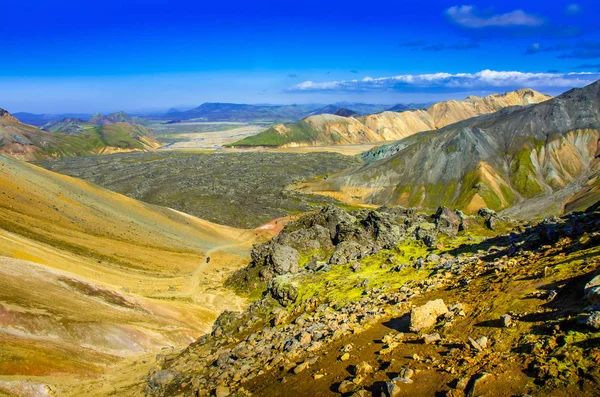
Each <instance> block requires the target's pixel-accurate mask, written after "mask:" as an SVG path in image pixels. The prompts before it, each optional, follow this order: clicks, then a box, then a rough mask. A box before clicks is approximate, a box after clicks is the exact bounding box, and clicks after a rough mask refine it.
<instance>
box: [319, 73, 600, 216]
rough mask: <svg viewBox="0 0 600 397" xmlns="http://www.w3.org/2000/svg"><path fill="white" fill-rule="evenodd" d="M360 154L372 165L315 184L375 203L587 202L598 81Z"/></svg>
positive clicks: (599, 156) (597, 126) (531, 205)
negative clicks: (526, 104) (548, 98)
mask: <svg viewBox="0 0 600 397" xmlns="http://www.w3.org/2000/svg"><path fill="white" fill-rule="evenodd" d="M521 93H522V94H525V96H526V97H528V98H529V99H532V98H535V96H534V94H532V93H529V92H523V91H521ZM477 102H478V103H481V101H477ZM445 107H446V106H442V107H441V108H440V107H438V108H440V109H438V110H440V112H441V110H442V108H445ZM440 114H441V113H440ZM363 157H364V158H365V159H366V160H367V161H369V164H367V165H365V166H363V167H360V168H358V169H354V170H348V171H345V172H342V173H340V174H337V175H333V176H330V177H329V178H327V180H325V181H322V182H319V183H318V184H317V186H314V187H313V188H312V189H311V190H313V191H324V192H332V193H330V194H335V195H336V197H337V198H339V197H342V196H343V197H345V198H346V199H348V200H349V201H351V202H352V201H355V202H356V201H359V202H366V203H372V204H377V205H402V206H407V207H413V206H416V207H425V208H432V209H433V208H437V207H438V206H441V205H445V206H448V207H450V208H458V209H461V210H464V211H466V212H469V213H474V212H476V211H477V210H479V209H480V208H482V207H488V208H492V209H495V210H502V209H506V210H505V213H506V214H510V215H512V216H516V217H523V218H536V217H543V216H546V215H547V214H551V213H557V212H560V210H562V209H563V207H567V208H569V210H576V209H584V208H586V207H587V206H589V205H591V204H593V203H594V202H596V201H598V200H599V199H600V82H596V83H594V84H592V85H590V86H588V87H585V88H583V89H574V90H571V91H568V92H566V93H564V94H562V95H560V96H559V97H556V98H554V99H551V100H548V101H545V102H542V103H539V104H535V105H531V106H523V107H509V108H505V109H502V110H500V111H498V112H496V113H493V114H488V115H483V116H480V117H476V118H471V119H468V120H465V121H462V122H459V123H456V124H452V125H449V126H447V127H445V128H442V129H440V130H433V131H427V132H423V133H420V134H416V135H412V136H410V137H408V138H406V139H402V140H400V141H398V142H396V143H394V144H391V145H386V146H382V147H380V148H377V149H374V150H371V151H370V152H367V153H365V154H364V155H363ZM328 194H329V193H328Z"/></svg>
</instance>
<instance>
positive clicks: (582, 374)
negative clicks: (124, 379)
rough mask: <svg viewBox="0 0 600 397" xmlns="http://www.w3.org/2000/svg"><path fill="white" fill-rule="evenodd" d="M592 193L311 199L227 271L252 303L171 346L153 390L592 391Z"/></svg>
mask: <svg viewBox="0 0 600 397" xmlns="http://www.w3.org/2000/svg"><path fill="white" fill-rule="evenodd" d="M599 207H600V205H599V204H596V205H595V206H592V207H590V208H589V209H588V210H587V211H586V212H582V213H574V214H570V215H568V216H565V217H562V218H552V219H547V220H545V221H543V222H541V223H538V224H518V223H515V222H513V221H510V220H508V219H503V218H499V217H497V216H496V215H495V213H494V212H493V211H489V210H482V211H480V212H479V214H478V215H477V216H465V215H464V214H462V213H460V212H453V211H450V210H448V209H446V208H441V209H439V210H438V211H437V213H436V214H434V215H432V216H429V215H427V214H423V213H418V212H417V211H415V210H412V209H403V208H381V209H379V210H375V211H374V210H361V211H354V212H351V213H348V212H346V211H343V210H341V209H339V208H335V207H326V208H324V209H323V210H321V211H320V212H318V213H315V214H309V215H306V216H304V217H302V218H300V219H299V220H298V221H296V222H293V223H290V224H288V225H287V226H286V227H285V228H284V229H283V231H282V232H281V233H280V235H279V236H277V237H276V238H274V239H273V240H271V241H269V242H266V243H263V244H259V245H256V246H255V247H254V250H253V253H252V262H251V263H250V264H249V265H248V267H247V268H245V269H242V270H240V271H239V272H237V273H236V274H234V275H233V276H232V277H231V278H230V279H229V282H228V283H229V285H230V286H231V287H233V288H235V289H237V290H238V291H239V292H243V293H247V294H249V296H250V297H253V298H255V300H254V302H253V303H252V304H251V305H250V307H249V308H248V309H247V310H246V311H245V312H242V313H236V312H225V313H223V314H222V315H221V316H220V317H219V318H218V320H217V321H216V322H215V324H214V327H213V330H212V332H211V334H209V335H204V336H202V337H201V338H200V339H198V340H197V341H196V342H195V343H193V344H192V345H190V346H189V347H188V348H187V349H185V350H184V351H182V352H172V351H169V350H165V352H164V354H161V355H159V356H158V364H157V366H156V368H155V369H154V370H152V372H151V373H150V374H149V378H148V383H147V387H146V393H147V394H148V395H152V396H174V395H182V396H204V395H216V396H219V397H224V396H230V395H231V396H249V395H257V396H281V395H295V396H303V395H311V396H317V395H334V394H338V395H352V396H372V395H373V396H389V397H392V396H400V395H446V396H462V395H466V396H474V395H518V396H520V395H528V394H529V395H566V394H571V395H593V394H594V393H595V392H596V390H597V389H598V388H599V385H598V382H599V381H600V371H599V368H600V367H599V364H600V343H599V342H598V341H599V340H600V276H599V275H598V274H600V211H599Z"/></svg>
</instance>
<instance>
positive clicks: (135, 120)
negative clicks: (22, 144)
mask: <svg viewBox="0 0 600 397" xmlns="http://www.w3.org/2000/svg"><path fill="white" fill-rule="evenodd" d="M116 123H128V124H132V125H133V124H135V125H144V124H145V123H146V122H145V120H143V119H141V118H139V117H132V116H130V115H128V114H127V113H125V112H116V113H111V114H108V115H106V116H104V115H102V114H100V113H96V114H94V115H92V116H91V117H90V118H89V120H87V121H85V120H83V119H81V118H65V119H62V120H60V121H53V122H50V123H47V124H45V125H44V126H42V129H43V130H45V131H50V132H57V133H61V134H70V135H77V134H80V133H82V132H85V131H88V130H91V129H93V128H96V127H97V126H103V125H110V124H116ZM148 134H149V135H151V133H150V131H148Z"/></svg>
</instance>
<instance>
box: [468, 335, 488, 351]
mask: <svg viewBox="0 0 600 397" xmlns="http://www.w3.org/2000/svg"><path fill="white" fill-rule="evenodd" d="M487 342H488V340H487V337H485V336H481V337H479V338H477V340H475V339H473V338H471V337H470V336H469V344H470V345H471V347H473V348H474V349H475V350H478V351H480V352H481V351H483V350H484V349H485V348H486V347H487Z"/></svg>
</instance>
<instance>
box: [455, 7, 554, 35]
mask: <svg viewBox="0 0 600 397" xmlns="http://www.w3.org/2000/svg"><path fill="white" fill-rule="evenodd" d="M446 15H447V16H448V17H449V18H450V19H451V20H452V21H453V22H454V23H456V24H458V25H461V26H463V27H466V28H471V29H480V28H490V27H523V26H525V27H535V26H541V25H543V24H544V20H543V19H541V18H539V17H537V16H535V15H530V14H527V13H526V12H525V11H523V10H515V11H511V12H508V13H506V14H496V15H490V16H481V15H478V13H477V10H476V8H475V7H474V6H470V5H463V6H453V7H450V8H448V9H447V10H446Z"/></svg>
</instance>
